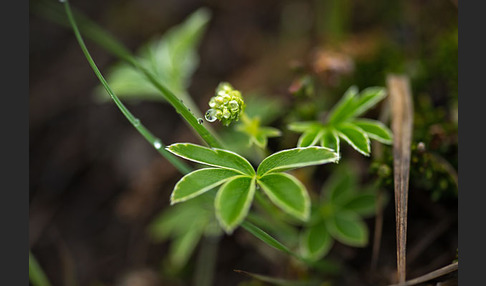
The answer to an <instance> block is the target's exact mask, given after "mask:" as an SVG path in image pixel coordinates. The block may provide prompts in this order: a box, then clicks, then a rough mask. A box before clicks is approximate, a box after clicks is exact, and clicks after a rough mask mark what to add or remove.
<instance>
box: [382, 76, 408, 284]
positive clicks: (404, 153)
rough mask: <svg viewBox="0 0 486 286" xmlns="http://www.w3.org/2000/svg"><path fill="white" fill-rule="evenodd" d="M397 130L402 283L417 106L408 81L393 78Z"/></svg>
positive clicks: (391, 87) (399, 270)
mask: <svg viewBox="0 0 486 286" xmlns="http://www.w3.org/2000/svg"><path fill="white" fill-rule="evenodd" d="M387 86H388V91H389V95H390V102H391V111H392V114H391V115H392V118H391V119H392V130H393V136H394V140H393V171H394V185H395V219H396V231H397V274H398V282H399V283H402V282H405V280H406V245H407V204H408V181H409V175H410V172H409V171H410V155H411V149H410V144H411V140H412V123H413V104H412V96H411V92H410V83H409V80H408V78H407V77H405V76H398V75H389V76H388V78H387Z"/></svg>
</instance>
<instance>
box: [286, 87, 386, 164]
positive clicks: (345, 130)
mask: <svg viewBox="0 0 486 286" xmlns="http://www.w3.org/2000/svg"><path fill="white" fill-rule="evenodd" d="M385 96H386V92H385V90H384V88H381V87H369V88H366V89H364V90H363V91H361V93H360V94H359V95H358V88H357V87H355V86H352V87H350V88H349V89H348V90H347V91H346V92H345V93H344V96H343V97H342V98H341V100H340V101H339V102H338V103H337V104H336V105H335V106H334V108H333V109H332V110H331V111H330V113H329V115H328V116H327V120H326V122H325V123H321V122H318V121H307V122H293V123H291V124H289V126H288V128H289V129H290V130H292V131H296V132H302V133H303V134H302V135H301V136H300V138H299V142H298V143H297V145H298V146H299V147H306V146H312V145H316V144H320V145H321V146H323V147H327V148H331V149H333V150H336V152H338V153H339V150H340V148H339V147H340V139H343V140H345V141H346V142H347V143H348V144H349V145H351V146H352V147H353V148H354V149H355V150H356V151H358V152H360V153H361V154H363V155H366V156H369V154H370V152H371V148H370V145H371V144H370V138H371V139H375V140H378V141H380V142H382V143H384V144H390V143H391V142H392V133H391V131H390V130H389V129H388V128H387V127H386V126H385V125H384V124H383V123H381V122H379V121H377V120H371V119H359V118H356V117H358V116H360V115H361V114H363V113H364V112H366V111H367V110H368V109H370V108H371V107H373V106H374V105H376V103H378V102H379V101H380V100H382V99H383V98H384V97H385Z"/></svg>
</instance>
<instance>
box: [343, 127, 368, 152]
mask: <svg viewBox="0 0 486 286" xmlns="http://www.w3.org/2000/svg"><path fill="white" fill-rule="evenodd" d="M336 129H337V131H338V132H339V136H340V137H341V138H343V139H344V140H346V142H348V143H349V145H351V147H353V148H354V149H355V150H356V151H358V152H360V153H361V154H363V155H365V156H369V155H370V151H371V150H370V149H371V147H370V138H369V137H368V134H367V133H366V132H365V131H364V130H363V129H361V128H359V127H358V126H356V125H353V124H351V123H347V122H345V123H341V124H339V125H338V126H337V127H336Z"/></svg>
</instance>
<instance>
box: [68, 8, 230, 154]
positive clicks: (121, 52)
mask: <svg viewBox="0 0 486 286" xmlns="http://www.w3.org/2000/svg"><path fill="white" fill-rule="evenodd" d="M63 3H64V8H65V12H66V15H67V16H68V20H69V23H70V24H71V27H72V28H73V31H74V34H75V36H76V39H77V40H78V42H79V45H80V47H81V50H82V51H83V53H84V54H85V56H86V58H87V59H88V62H89V63H90V65H91V67H92V69H93V70H94V72H95V74H96V75H97V76H98V78H99V79H100V81H101V83H102V84H103V86H104V87H105V89H107V92H108V93H109V94H110V96H111V97H112V98H113V100H114V101H115V103H116V104H117V106H118V107H119V108H120V110H121V111H122V113H123V114H124V115H125V116H127V113H126V111H124V110H122V109H125V110H126V108H124V107H123V108H122V107H120V104H122V103H121V101H120V100H119V99H118V97H116V96H115V95H114V93H113V91H112V90H111V88H110V87H109V86H108V83H107V82H106V80H105V79H104V77H103V76H102V75H101V73H100V72H99V70H98V68H97V67H96V64H95V63H94V61H93V59H92V58H91V55H90V54H89V52H88V50H87V48H86V45H85V44H84V40H83V38H82V37H81V33H80V32H79V28H78V26H77V24H76V21H75V19H74V16H73V13H72V11H71V6H70V5H69V1H68V0H64V1H63ZM89 27H90V28H91V29H94V30H100V31H97V32H98V34H97V37H95V38H94V39H95V40H97V42H98V43H100V44H101V45H102V46H103V47H105V48H106V49H107V50H109V51H110V52H113V53H114V54H116V55H117V56H119V57H120V58H122V59H123V60H126V61H127V62H128V63H130V64H131V65H133V66H134V67H135V68H137V69H138V70H139V71H140V72H141V73H142V74H143V75H144V76H145V77H146V78H147V80H148V81H149V82H150V83H152V84H153V85H154V87H155V88H156V89H158V90H159V91H160V93H161V94H162V95H163V96H164V98H165V99H166V100H167V101H168V102H169V103H170V104H171V105H172V107H174V109H175V110H176V111H177V113H179V114H180V115H181V116H182V117H183V118H184V119H185V120H186V122H187V123H188V124H189V125H190V126H191V127H192V128H193V129H194V130H195V131H196V132H197V134H198V135H199V136H200V137H201V138H202V139H203V140H204V141H205V142H206V143H207V144H208V145H209V146H211V147H216V148H222V147H223V145H222V144H221V142H220V141H219V139H218V138H217V137H216V136H215V135H214V134H213V133H211V131H210V129H209V128H206V127H205V126H203V125H202V124H200V123H199V121H198V118H197V117H196V116H195V115H194V114H193V113H191V111H190V110H189V109H188V108H187V107H186V106H185V105H184V103H182V102H181V101H180V100H179V98H178V97H177V96H176V95H175V94H174V93H173V92H172V91H171V90H170V89H169V88H168V87H167V86H166V85H164V84H163V83H162V82H161V81H160V79H159V78H158V77H157V76H156V75H155V74H154V73H153V72H152V71H151V70H150V69H148V68H147V67H146V66H144V65H143V64H141V63H140V62H139V61H138V60H137V59H136V58H135V57H134V56H132V55H131V53H130V52H129V51H128V50H127V49H126V48H125V47H124V46H123V45H121V44H120V43H118V42H117V41H116V40H115V39H114V38H113V37H112V36H111V35H109V34H108V33H105V32H103V31H101V29H99V28H98V27H97V26H96V25H95V24H90V25H89ZM105 38H106V39H107V41H108V42H107V43H104V39H105ZM127 118H128V117H127ZM129 120H130V119H129ZM131 122H132V121H131ZM132 124H133V122H132ZM162 150H163V149H162Z"/></svg>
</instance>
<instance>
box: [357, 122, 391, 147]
mask: <svg viewBox="0 0 486 286" xmlns="http://www.w3.org/2000/svg"><path fill="white" fill-rule="evenodd" d="M353 124H355V125H356V126H358V127H359V128H361V129H363V130H364V131H365V132H366V133H368V136H369V137H370V138H372V139H375V140H377V141H379V142H381V143H384V144H391V143H392V140H393V134H392V132H391V130H390V129H388V127H386V126H385V124H383V123H381V122H380V121H377V120H371V119H356V120H354V121H353Z"/></svg>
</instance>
